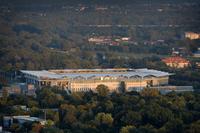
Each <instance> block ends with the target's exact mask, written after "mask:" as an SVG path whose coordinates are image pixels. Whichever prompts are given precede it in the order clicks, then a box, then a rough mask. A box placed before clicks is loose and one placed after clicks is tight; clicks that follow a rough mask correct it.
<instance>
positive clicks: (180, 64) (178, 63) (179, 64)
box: [162, 56, 190, 68]
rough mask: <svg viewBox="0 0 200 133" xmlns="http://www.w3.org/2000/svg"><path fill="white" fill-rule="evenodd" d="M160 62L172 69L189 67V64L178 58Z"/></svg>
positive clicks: (169, 58) (185, 60)
mask: <svg viewBox="0 0 200 133" xmlns="http://www.w3.org/2000/svg"><path fill="white" fill-rule="evenodd" d="M162 61H163V62H164V63H165V64H166V65H167V66H169V67H172V68H186V67H188V66H190V62H189V61H188V60H187V59H185V58H183V57H180V56H174V57H168V58H165V59H162Z"/></svg>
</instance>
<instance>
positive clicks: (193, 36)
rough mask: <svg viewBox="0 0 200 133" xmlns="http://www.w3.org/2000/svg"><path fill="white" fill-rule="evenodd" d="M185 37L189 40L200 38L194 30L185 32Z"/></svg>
mask: <svg viewBox="0 0 200 133" xmlns="http://www.w3.org/2000/svg"><path fill="white" fill-rule="evenodd" d="M185 38H188V39H190V40H196V39H200V34H198V33H194V32H185Z"/></svg>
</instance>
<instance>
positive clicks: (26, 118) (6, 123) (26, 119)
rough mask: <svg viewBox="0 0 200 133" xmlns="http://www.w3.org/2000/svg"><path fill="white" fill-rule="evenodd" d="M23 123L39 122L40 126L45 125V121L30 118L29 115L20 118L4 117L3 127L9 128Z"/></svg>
mask: <svg viewBox="0 0 200 133" xmlns="http://www.w3.org/2000/svg"><path fill="white" fill-rule="evenodd" d="M25 122H39V123H40V124H41V125H45V123H46V121H45V120H43V119H40V118H37V117H30V116H29V115H22V116H21V115H20V116H4V117H3V127H4V128H9V127H10V126H11V125H12V124H13V123H18V124H23V123H25Z"/></svg>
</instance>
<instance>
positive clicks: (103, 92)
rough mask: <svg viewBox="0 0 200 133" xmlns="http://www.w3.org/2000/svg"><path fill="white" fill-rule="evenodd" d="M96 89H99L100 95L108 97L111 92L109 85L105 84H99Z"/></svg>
mask: <svg viewBox="0 0 200 133" xmlns="http://www.w3.org/2000/svg"><path fill="white" fill-rule="evenodd" d="M96 90H97V93H98V95H99V96H101V97H106V96H107V95H108V93H109V89H108V87H107V86H105V85H103V84H101V85H98V86H97V88H96Z"/></svg>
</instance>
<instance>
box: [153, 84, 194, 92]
mask: <svg viewBox="0 0 200 133" xmlns="http://www.w3.org/2000/svg"><path fill="white" fill-rule="evenodd" d="M152 88H153V89H157V90H158V91H159V92H160V93H161V94H167V93H170V92H172V91H174V92H176V93H182V92H193V91H194V89H193V87H192V86H158V87H152Z"/></svg>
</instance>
